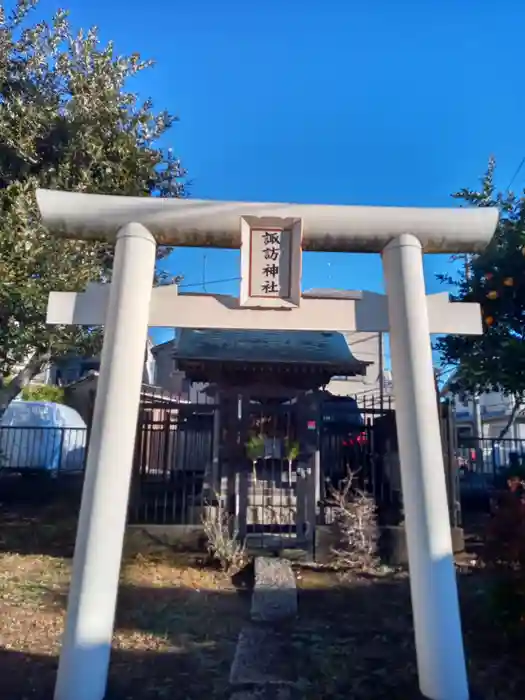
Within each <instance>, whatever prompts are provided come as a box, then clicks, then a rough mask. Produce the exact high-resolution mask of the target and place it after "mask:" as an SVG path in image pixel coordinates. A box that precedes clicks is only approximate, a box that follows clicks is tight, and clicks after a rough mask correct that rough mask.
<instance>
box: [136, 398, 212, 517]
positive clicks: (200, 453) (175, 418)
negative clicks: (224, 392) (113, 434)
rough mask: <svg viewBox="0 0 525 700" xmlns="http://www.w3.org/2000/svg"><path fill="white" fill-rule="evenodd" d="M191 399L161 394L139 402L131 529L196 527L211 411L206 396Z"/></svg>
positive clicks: (207, 465) (206, 463)
mask: <svg viewBox="0 0 525 700" xmlns="http://www.w3.org/2000/svg"><path fill="white" fill-rule="evenodd" d="M191 398H192V399H193V400H191V401H190V400H189V399H187V398H185V397H184V396H182V397H181V396H179V395H173V394H167V393H165V392H152V393H151V394H150V395H149V396H145V397H144V398H143V402H142V405H141V410H140V416H139V421H138V426H137V437H136V442H135V460H134V468H133V479H132V486H131V495H130V506H129V522H130V523H132V524H166V525H178V524H181V525H196V524H199V523H200V520H201V514H202V506H203V502H204V491H203V490H204V485H205V480H206V477H207V474H209V473H210V470H211V466H212V461H213V433H214V414H215V410H216V407H215V404H214V403H213V402H212V400H211V399H210V398H209V397H207V396H206V395H195V396H192V397H191Z"/></svg>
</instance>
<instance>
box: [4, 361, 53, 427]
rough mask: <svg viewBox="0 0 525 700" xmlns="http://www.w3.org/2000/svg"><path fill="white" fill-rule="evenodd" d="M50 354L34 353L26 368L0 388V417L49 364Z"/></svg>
mask: <svg viewBox="0 0 525 700" xmlns="http://www.w3.org/2000/svg"><path fill="white" fill-rule="evenodd" d="M49 360H50V354H49V353H47V352H39V351H36V352H34V353H33V355H32V356H31V357H30V358H29V360H28V362H27V364H26V366H25V367H24V368H23V369H22V370H21V371H20V372H19V373H18V374H17V375H16V377H13V379H12V380H11V381H10V382H9V384H7V385H5V386H2V387H0V416H1V415H2V414H3V413H4V411H5V410H6V408H7V407H8V406H9V404H10V403H11V401H12V400H13V399H15V398H16V397H17V396H18V394H19V393H20V392H21V391H22V389H24V388H25V387H26V386H27V385H28V384H29V382H30V381H31V380H32V379H33V377H34V376H36V375H37V374H38V373H39V372H40V371H42V368H43V367H44V366H45V365H46V364H47V362H49Z"/></svg>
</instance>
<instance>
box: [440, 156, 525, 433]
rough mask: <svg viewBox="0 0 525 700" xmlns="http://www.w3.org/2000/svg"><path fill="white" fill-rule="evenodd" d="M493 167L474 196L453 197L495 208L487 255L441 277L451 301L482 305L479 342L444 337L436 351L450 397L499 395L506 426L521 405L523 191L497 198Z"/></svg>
mask: <svg viewBox="0 0 525 700" xmlns="http://www.w3.org/2000/svg"><path fill="white" fill-rule="evenodd" d="M494 174H495V161H494V159H491V160H490V161H489V166H488V169H487V171H486V173H485V175H484V177H483V178H482V180H481V187H480V188H479V190H470V189H463V190H460V191H459V192H457V193H456V194H455V195H453V196H454V197H455V198H456V199H459V200H461V201H463V202H465V203H466V204H467V205H468V206H475V207H497V208H498V209H499V212H500V220H499V223H498V227H497V230H496V233H495V235H494V237H493V239H492V241H491V242H490V244H489V245H488V247H487V248H486V250H485V251H484V252H483V253H481V254H479V255H475V256H469V257H468V258H465V259H464V263H465V264H464V265H463V266H462V268H461V269H460V271H459V273H458V274H457V275H455V276H452V275H440V279H441V281H442V282H445V283H448V284H451V285H453V287H454V293H453V295H452V299H453V300H455V301H466V302H468V301H470V302H477V303H479V304H480V305H481V309H482V316H483V325H484V333H483V335H481V336H446V337H443V338H441V339H439V340H438V341H437V343H436V348H437V350H438V351H439V352H440V354H441V358H442V362H443V365H444V366H445V367H447V368H451V369H452V370H453V373H452V375H451V379H450V381H449V385H450V389H451V390H452V391H453V392H454V393H458V394H464V395H475V394H479V393H482V392H486V391H499V392H502V393H503V394H504V395H507V396H510V397H512V398H513V406H514V409H513V411H512V414H511V415H510V416H509V421H508V425H507V426H506V427H505V428H504V430H503V431H502V434H501V436H500V437H503V435H504V434H505V433H506V432H507V430H508V429H509V427H510V426H511V425H512V423H513V421H514V418H515V415H516V413H517V412H518V411H519V410H520V409H521V408H522V407H523V405H524V402H525V191H524V192H523V193H522V195H521V196H518V195H516V194H515V193H513V192H511V191H507V192H497V191H496V187H495V184H494Z"/></svg>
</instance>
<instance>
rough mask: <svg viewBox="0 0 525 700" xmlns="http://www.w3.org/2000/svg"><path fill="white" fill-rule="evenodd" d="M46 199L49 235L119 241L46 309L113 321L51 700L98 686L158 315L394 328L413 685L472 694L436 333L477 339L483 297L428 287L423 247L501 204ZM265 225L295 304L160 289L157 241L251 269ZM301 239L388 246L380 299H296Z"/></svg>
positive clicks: (100, 693) (487, 231)
mask: <svg viewBox="0 0 525 700" xmlns="http://www.w3.org/2000/svg"><path fill="white" fill-rule="evenodd" d="M37 199H38V205H39V208H40V211H41V214H42V218H43V222H44V224H45V225H46V226H47V227H48V229H49V230H50V232H51V233H53V234H55V235H58V236H65V237H71V238H85V239H107V240H110V241H113V242H115V241H116V251H115V264H114V269H113V277H112V283H111V285H102V286H97V285H90V286H89V287H88V289H87V290H86V292H84V293H79V294H75V293H59V292H53V293H51V295H50V300H49V305H48V319H47V321H48V323H54V324H71V323H74V324H86V325H99V324H100V325H104V326H105V334H104V344H103V350H102V358H101V369H100V376H99V384H98V391H97V397H96V402H95V410H94V415H93V426H92V432H91V439H90V445H89V452H88V459H87V466H86V475H85V483H84V489H83V494H82V504H81V509H80V519H79V525H78V533H77V539H76V546H75V555H74V561H73V571H72V578H71V587H70V594H69V604H68V614H67V621H66V630H65V634H64V639H63V645H62V653H61V657H60V664H59V670H58V677H57V684H56V690H55V700H103V697H104V695H105V691H106V682H107V671H108V665H109V657H110V650H111V640H112V635H113V627H114V616H115V605H116V598H117V590H118V580H119V572H120V563H121V556H122V545H123V538H124V531H125V524H126V513H127V502H128V493H129V483H130V477H131V470H132V461H133V448H134V438H135V431H136V424H137V416H138V409H139V401H140V386H141V380H142V366H143V361H144V346H145V343H146V338H147V330H148V326H149V325H151V326H169V327H192V328H249V329H273V330H279V329H281V330H327V331H354V330H357V331H388V332H390V345H391V357H392V371H393V379H394V393H395V402H396V423H397V433H398V442H399V452H400V460H401V478H402V488H403V496H404V509H405V519H406V528H407V545H408V555H409V567H410V585H411V596H412V608H413V616H414V626H415V640H416V651H417V662H418V673H419V685H420V689H421V692H422V694H423V696H424V697H426V698H429V699H430V700H468V699H469V690H468V682H467V675H466V668H465V658H464V651H463V641H462V633H461V623H460V616H459V606H458V597H457V587H456V580H455V570H454V560H453V554H452V543H451V534H450V524H449V514H448V504H447V492H446V485H445V471H444V465H443V455H442V450H441V438H440V431H439V418H438V411H437V402H436V396H435V388H434V375H433V367H432V355H431V345H430V338H429V335H430V334H431V333H465V334H479V333H481V331H482V326H481V316H480V310H479V307H478V305H477V304H455V303H450V302H449V301H448V296H447V295H446V294H444V295H443V294H438V295H432V296H428V297H427V296H426V294H425V284H424V276H423V257H422V253H423V252H428V253H461V252H465V253H469V252H478V251H481V250H482V249H483V248H484V247H485V246H486V245H487V243H488V242H489V240H490V238H491V237H492V235H493V233H494V230H495V227H496V224H497V219H498V214H497V211H496V210H493V209H477V210H464V209H405V208H394V207H391V208H382V207H350V206H321V205H295V204H269V203H263V204H261V203H243V202H214V201H202V200H161V199H158V198H148V199H146V198H127V197H114V196H101V195H85V194H75V193H65V192H55V191H49V190H39V191H38V193H37ZM261 225H264V229H266V230H267V229H269V228H271V227H273V230H278V231H280V232H281V233H282V232H284V231H286V232H290V240H291V241H292V242H291V245H290V250H289V257H290V258H291V259H290V260H289V263H290V279H289V280H288V282H289V290H288V294H287V295H286V296H287V300H283V298H281V297H275V298H273V299H268V298H267V299H264V300H258V299H254V298H250V293H249V292H247V289H246V285H245V279H244V277H245V276H244V275H243V283H242V284H243V286H244V289H243V292H242V294H241V299H240V300H239V299H235V298H233V297H229V296H221V295H193V294H184V295H181V296H179V295H178V293H177V289H176V287H165V288H156V289H152V281H153V274H154V268H155V249H156V244H171V245H179V246H180V245H189V246H214V247H227V248H239V247H241V246H242V249H243V263H242V266H243V272H244V271H245V270H246V266H247V265H248V263H247V257H246V255H247V249H248V248H249V247H250V246H251V245H252V244H251V241H252V238H251V236H252V231H255V230H259V231H260V230H263V229H261ZM247 236H248V238H247ZM301 247H302V249H303V250H313V251H340V252H356V251H357V252H380V253H381V254H382V259H383V270H384V275H385V280H386V289H387V297H384V296H383V295H379V294H372V293H367V292H364V293H362V294H361V293H354V294H351V295H347V296H346V298H337V299H336V298H324V297H322V296H321V297H319V296H317V297H312V296H304V297H301V294H300V287H299V286H298V285H300V248H301ZM297 249H298V250H299V261H297V257H296V255H295V253H296V252H297ZM250 255H251V253H250ZM348 296H350V297H351V298H348ZM261 307H264V308H261ZM268 307H271V308H273V309H274V311H273V312H272V313H269V309H268Z"/></svg>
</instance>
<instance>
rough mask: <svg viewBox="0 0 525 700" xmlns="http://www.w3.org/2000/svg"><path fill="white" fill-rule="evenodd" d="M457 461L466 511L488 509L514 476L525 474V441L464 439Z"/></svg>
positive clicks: (458, 450) (456, 457) (458, 449)
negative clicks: (497, 494)
mask: <svg viewBox="0 0 525 700" xmlns="http://www.w3.org/2000/svg"><path fill="white" fill-rule="evenodd" d="M454 459H455V463H456V464H455V466H456V471H457V475H458V482H459V493H460V496H461V503H462V506H463V510H468V509H469V508H473V509H476V510H477V509H479V508H482V509H486V508H488V507H489V505H490V501H491V498H492V496H493V495H494V492H495V491H497V490H500V489H504V488H506V485H507V480H508V478H509V476H510V475H511V474H515V475H519V476H521V478H523V475H525V440H519V439H513V438H502V439H495V438H479V439H477V438H462V439H461V444H460V446H459V447H456V449H455V451H454Z"/></svg>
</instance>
